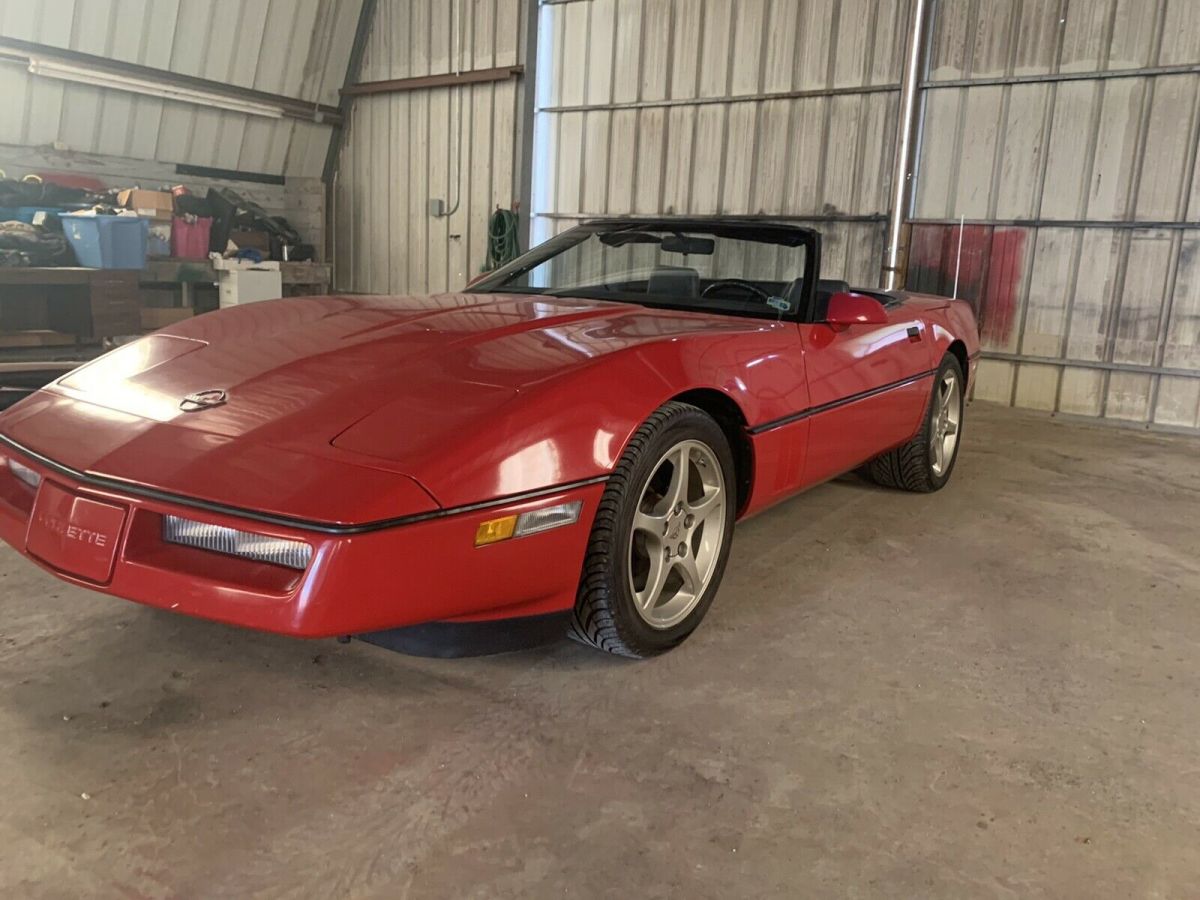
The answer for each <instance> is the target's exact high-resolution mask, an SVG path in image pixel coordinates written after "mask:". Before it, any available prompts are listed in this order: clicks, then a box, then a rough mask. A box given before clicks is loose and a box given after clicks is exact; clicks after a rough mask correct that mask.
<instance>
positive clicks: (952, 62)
mask: <svg viewBox="0 0 1200 900" xmlns="http://www.w3.org/2000/svg"><path fill="white" fill-rule="evenodd" d="M971 7H972V3H971V0H938V2H937V3H935V4H934V7H933V15H934V19H933V34H932V39H931V42H930V48H929V77H930V79H932V80H935V81H953V80H955V79H958V78H962V77H964V76H965V75H966V74H967V65H968V58H967V48H968V41H967V36H968V34H970V33H971V32H970V29H971V28H972V26H973V16H972V9H971Z"/></svg>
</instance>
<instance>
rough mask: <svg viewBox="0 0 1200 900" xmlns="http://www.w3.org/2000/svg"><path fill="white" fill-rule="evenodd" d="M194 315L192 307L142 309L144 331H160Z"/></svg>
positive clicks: (144, 307)
mask: <svg viewBox="0 0 1200 900" xmlns="http://www.w3.org/2000/svg"><path fill="white" fill-rule="evenodd" d="M193 315H194V313H193V310H192V308H191V307H190V306H171V307H146V306H143V307H142V331H158V329H160V328H166V327H167V326H168V325H174V324H175V323H176V322H182V321H183V320H184V319H190V318H191V317H192V316H193Z"/></svg>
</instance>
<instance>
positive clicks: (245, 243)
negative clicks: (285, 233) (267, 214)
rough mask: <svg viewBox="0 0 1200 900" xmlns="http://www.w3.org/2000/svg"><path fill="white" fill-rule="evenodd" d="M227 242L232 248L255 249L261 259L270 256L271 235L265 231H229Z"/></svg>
mask: <svg viewBox="0 0 1200 900" xmlns="http://www.w3.org/2000/svg"><path fill="white" fill-rule="evenodd" d="M229 243H230V244H231V245H232V247H233V249H234V250H247V249H253V250H257V251H258V252H259V253H261V254H262V255H263V259H270V257H271V236H270V235H269V234H267V233H266V232H265V231H231V232H229Z"/></svg>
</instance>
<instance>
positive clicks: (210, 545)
mask: <svg viewBox="0 0 1200 900" xmlns="http://www.w3.org/2000/svg"><path fill="white" fill-rule="evenodd" d="M162 537H163V540H164V541H166V542H167V543H169V544H183V545H184V546H187V547H195V548H197V549H199V550H211V551H212V552H214V553H224V554H225V555H227V556H237V557H241V558H242V559H252V560H255V561H256V562H264V563H270V564H271V565H275V566H286V567H287V568H289V569H299V570H300V571H303V570H304V569H307V568H308V564H309V562H311V561H312V547H311V546H309V545H308V544H306V543H304V542H303V541H290V540H287V539H285V538H274V537H269V536H268V535H265V534H254V533H253V532H250V531H239V530H238V529H236V528H225V527H224V526H222V525H211V524H209V523H208V522H196V521H194V520H192V519H184V518H181V517H179V516H163V529H162Z"/></svg>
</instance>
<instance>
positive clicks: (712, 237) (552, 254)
mask: <svg viewBox="0 0 1200 900" xmlns="http://www.w3.org/2000/svg"><path fill="white" fill-rule="evenodd" d="M807 240H808V238H807V234H806V232H805V231H804V230H802V229H796V228H788V227H786V226H765V227H756V228H740V227H736V226H729V225H723V226H718V225H713V226H708V227H705V226H699V227H698V226H697V225H696V224H695V223H687V225H686V226H682V225H681V226H680V227H678V228H676V227H673V226H671V225H669V224H664V223H656V224H645V223H629V224H618V223H599V224H589V225H584V226H580V227H578V228H574V229H572V230H571V231H568V232H566V233H564V234H561V235H559V236H558V237H556V238H552V239H551V240H549V241H547V242H546V243H545V244H542V245H541V246H540V247H537V248H535V249H534V250H533V251H531V252H530V253H528V254H526V255H525V256H523V257H521V258H520V259H518V260H516V261H515V262H514V263H511V264H509V265H508V266H506V267H504V268H503V269H500V270H499V271H497V272H496V273H494V274H493V275H491V276H488V277H487V278H485V279H483V280H482V281H480V282H479V283H478V284H477V285H476V286H474V287H473V288H472V290H473V291H476V292H482V293H493V292H494V293H530V294H547V295H552V296H563V297H587V298H591V299H598V300H614V301H621V302H626V303H628V302H632V303H639V304H643V305H646V306H663V307H679V308H681V309H693V310H703V311H711V312H721V313H729V314H733V315H750V316H766V317H770V318H773V319H774V318H780V317H782V316H784V315H790V314H793V313H795V312H796V310H797V309H798V308H799V306H800V302H801V296H802V290H803V286H804V277H805V274H806V272H805V266H806V263H807V261H808V246H807Z"/></svg>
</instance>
